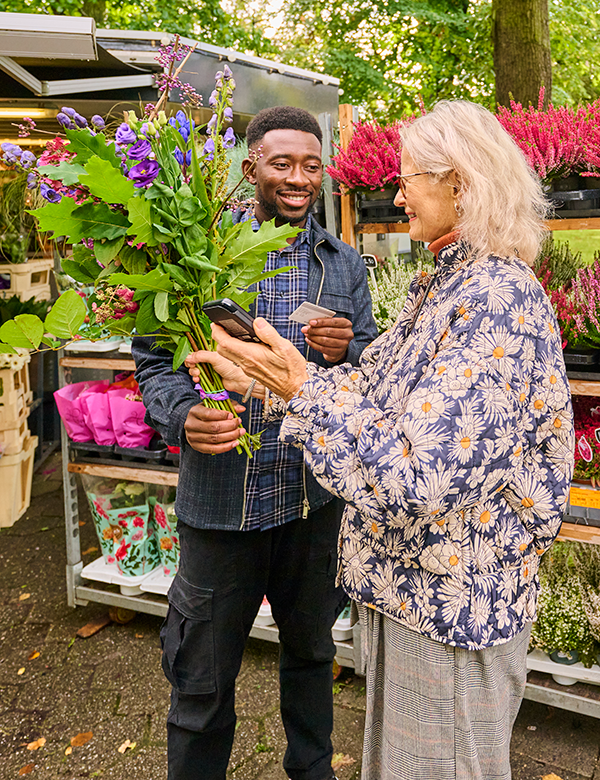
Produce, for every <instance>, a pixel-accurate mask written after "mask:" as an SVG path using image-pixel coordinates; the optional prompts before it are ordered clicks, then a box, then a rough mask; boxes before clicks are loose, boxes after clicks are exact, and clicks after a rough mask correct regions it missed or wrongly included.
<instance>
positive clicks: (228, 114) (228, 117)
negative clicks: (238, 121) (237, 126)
mask: <svg viewBox="0 0 600 780" xmlns="http://www.w3.org/2000/svg"><path fill="white" fill-rule="evenodd" d="M223 118H224V119H225V121H226V122H233V109H232V108H229V106H227V108H226V109H225V111H223Z"/></svg>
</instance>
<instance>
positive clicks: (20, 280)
mask: <svg viewBox="0 0 600 780" xmlns="http://www.w3.org/2000/svg"><path fill="white" fill-rule="evenodd" d="M53 267H54V260H53V259H52V258H51V257H48V258H43V259H40V260H30V261H29V262H27V263H0V277H4V278H5V279H6V278H7V279H8V282H9V286H8V287H7V288H5V289H0V297H1V298H11V297H12V296H13V295H18V296H19V298H20V299H21V300H22V301H27V300H29V298H35V300H36V301H47V300H49V299H50V274H51V273H52V269H53Z"/></svg>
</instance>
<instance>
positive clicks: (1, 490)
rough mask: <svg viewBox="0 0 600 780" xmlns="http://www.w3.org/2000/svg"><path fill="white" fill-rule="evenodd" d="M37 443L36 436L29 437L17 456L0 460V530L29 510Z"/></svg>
mask: <svg viewBox="0 0 600 780" xmlns="http://www.w3.org/2000/svg"><path fill="white" fill-rule="evenodd" d="M37 443H38V437H37V436H29V437H28V438H27V440H26V441H25V444H24V447H23V449H22V451H21V452H20V453H18V455H8V456H7V455H3V456H2V458H0V495H1V496H2V501H0V528H9V527H10V526H11V525H14V523H16V521H17V520H18V519H19V518H20V517H21V516H22V515H23V514H25V512H26V511H27V509H28V508H29V503H30V501H31V480H32V478H33V456H34V454H35V448H36V447H37Z"/></svg>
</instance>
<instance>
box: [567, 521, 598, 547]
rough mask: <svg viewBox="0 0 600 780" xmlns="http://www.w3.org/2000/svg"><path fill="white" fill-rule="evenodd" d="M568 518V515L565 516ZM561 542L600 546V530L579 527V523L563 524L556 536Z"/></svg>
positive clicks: (588, 526)
mask: <svg viewBox="0 0 600 780" xmlns="http://www.w3.org/2000/svg"><path fill="white" fill-rule="evenodd" d="M566 517H568V515H566ZM558 539H559V540H560V541H561V542H567V541H568V542H585V543H586V544H600V528H597V527H595V526H593V525H580V524H579V523H569V522H563V524H562V527H561V529H560V533H559V534H558Z"/></svg>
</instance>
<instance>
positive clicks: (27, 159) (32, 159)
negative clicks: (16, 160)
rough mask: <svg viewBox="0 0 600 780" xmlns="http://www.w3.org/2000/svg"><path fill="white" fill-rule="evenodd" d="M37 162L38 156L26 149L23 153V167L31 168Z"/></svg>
mask: <svg viewBox="0 0 600 780" xmlns="http://www.w3.org/2000/svg"><path fill="white" fill-rule="evenodd" d="M36 162H37V158H36V156H35V154H33V152H30V151H28V150H25V151H24V152H23V154H22V155H21V165H22V166H23V168H31V166H32V165H35V163H36Z"/></svg>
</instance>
